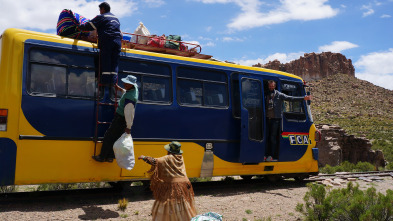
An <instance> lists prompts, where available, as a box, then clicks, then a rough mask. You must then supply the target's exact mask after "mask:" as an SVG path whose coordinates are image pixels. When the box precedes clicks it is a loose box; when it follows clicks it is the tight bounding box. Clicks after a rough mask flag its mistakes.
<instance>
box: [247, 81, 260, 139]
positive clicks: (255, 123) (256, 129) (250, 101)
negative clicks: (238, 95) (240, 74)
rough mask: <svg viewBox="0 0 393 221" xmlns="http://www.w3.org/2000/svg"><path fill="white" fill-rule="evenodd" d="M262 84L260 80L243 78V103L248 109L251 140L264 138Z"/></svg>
mask: <svg viewBox="0 0 393 221" xmlns="http://www.w3.org/2000/svg"><path fill="white" fill-rule="evenodd" d="M262 102H263V100H262V85H261V82H260V81H258V80H253V79H247V78H243V79H242V104H243V107H244V108H245V109H247V111H248V136H249V139H250V140H258V141H260V140H262V139H263V133H262V132H263V127H262V125H263V118H262V113H263V110H262V107H263V106H262V104H263V103H262Z"/></svg>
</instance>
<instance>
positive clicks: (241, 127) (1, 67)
mask: <svg viewBox="0 0 393 221" xmlns="http://www.w3.org/2000/svg"><path fill="white" fill-rule="evenodd" d="M0 40H1V41H0V186H4V185H27V184H44V183H77V182H121V181H134V180H144V179H147V176H146V171H147V170H148V169H149V166H148V165H147V164H146V163H143V162H141V161H138V160H136V164H135V167H134V169H132V170H131V171H128V170H125V169H122V168H120V167H118V165H117V164H116V162H115V161H114V162H113V163H107V162H106V163H99V162H96V161H94V160H93V159H92V157H91V156H93V155H95V154H97V153H99V149H100V147H101V144H97V145H95V142H94V134H95V129H96V116H95V114H96V108H97V105H96V99H95V97H96V96H99V95H97V80H96V79H97V74H96V73H97V72H98V68H97V54H98V49H97V46H96V44H93V43H89V42H85V41H82V40H75V39H70V38H65V37H60V36H57V35H53V34H46V33H39V32H33V31H27V30H21V29H7V30H5V31H4V33H3V34H2V35H1V38H0ZM128 74H132V75H134V76H136V77H137V78H138V84H139V89H140V96H139V102H138V105H137V108H136V115H135V120H134V124H133V127H132V131H131V134H132V136H133V140H134V151H135V156H139V155H142V154H143V155H147V156H152V157H160V156H163V155H165V154H166V151H165V149H164V148H163V146H164V145H165V144H167V143H169V142H170V141H174V140H176V141H179V142H181V143H182V149H183V151H184V154H183V155H184V161H185V164H186V168H187V174H188V176H189V177H191V178H193V177H213V176H232V175H240V176H243V177H251V176H253V175H261V176H273V175H280V176H283V177H295V178H302V177H303V178H304V177H306V176H307V175H311V174H315V173H318V150H317V149H316V148H315V132H316V128H315V125H314V124H313V120H312V116H311V112H310V108H309V106H308V104H307V103H306V102H305V101H296V102H285V107H284V113H283V120H282V125H281V127H282V128H281V129H282V133H281V134H280V137H279V143H280V149H279V161H277V162H265V161H264V155H265V148H266V142H267V139H266V134H267V130H266V122H265V111H264V110H265V102H264V94H265V93H266V91H267V81H268V80H274V81H276V82H277V87H278V89H279V90H280V91H282V92H283V93H286V94H289V95H294V96H295V95H297V96H302V95H305V93H306V91H305V88H304V86H305V85H304V82H303V81H302V79H301V78H300V77H298V76H295V75H292V74H288V73H284V72H280V71H274V70H268V69H263V68H255V67H247V66H241V65H236V64H231V63H225V62H217V61H212V60H203V59H196V58H189V57H181V56H176V55H168V54H162V53H154V52H147V51H141V50H133V49H122V52H121V58H120V63H119V77H120V78H121V77H123V76H125V75H128ZM113 111H114V107H113V106H108V107H102V110H100V111H99V113H100V115H101V116H100V118H102V119H106V121H111V119H112V117H113ZM105 130H106V128H105V126H103V127H100V128H99V129H98V136H99V137H103V134H104V133H105Z"/></svg>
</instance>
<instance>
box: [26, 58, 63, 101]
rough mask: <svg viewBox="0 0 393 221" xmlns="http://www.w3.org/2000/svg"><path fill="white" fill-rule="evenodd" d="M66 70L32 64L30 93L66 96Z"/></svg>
mask: <svg viewBox="0 0 393 221" xmlns="http://www.w3.org/2000/svg"><path fill="white" fill-rule="evenodd" d="M66 71H67V70H66V68H64V67H59V66H54V65H41V64H32V65H31V71H30V85H29V88H30V90H29V92H30V93H33V94H53V95H65V94H66V91H65V85H66V80H65V79H66Z"/></svg>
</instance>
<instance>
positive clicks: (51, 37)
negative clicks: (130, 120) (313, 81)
mask: <svg viewBox="0 0 393 221" xmlns="http://www.w3.org/2000/svg"><path fill="white" fill-rule="evenodd" d="M4 36H9V37H11V38H19V39H20V40H21V41H23V42H24V41H25V40H27V39H31V38H34V39H37V40H43V41H49V42H56V43H61V44H70V45H79V46H83V47H90V48H97V44H96V43H91V42H87V41H83V40H77V39H72V38H67V37H62V36H58V35H55V34H48V33H43V32H36V31H29V30H24V29H17V28H9V29H6V30H5V31H4V32H3V34H2V37H4ZM122 51H123V52H126V53H131V54H137V55H146V56H152V57H158V58H167V59H172V60H179V61H189V62H194V63H201V64H210V65H215V66H223V67H230V68H237V69H244V70H252V71H258V72H268V73H274V74H278V75H282V76H286V77H290V78H296V79H299V80H302V81H303V79H302V78H301V77H299V76H297V75H294V74H290V73H286V72H283V71H277V70H272V69H267V68H261V67H250V66H245V65H239V64H233V63H227V62H220V61H214V60H206V59H198V58H191V57H183V56H178V55H171V54H164V53H157V52H150V51H143V50H138V49H128V48H122Z"/></svg>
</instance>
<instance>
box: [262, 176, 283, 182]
mask: <svg viewBox="0 0 393 221" xmlns="http://www.w3.org/2000/svg"><path fill="white" fill-rule="evenodd" d="M265 178H266V179H267V181H269V182H270V183H277V182H278V181H280V180H281V176H280V175H278V174H272V175H266V176H265Z"/></svg>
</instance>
